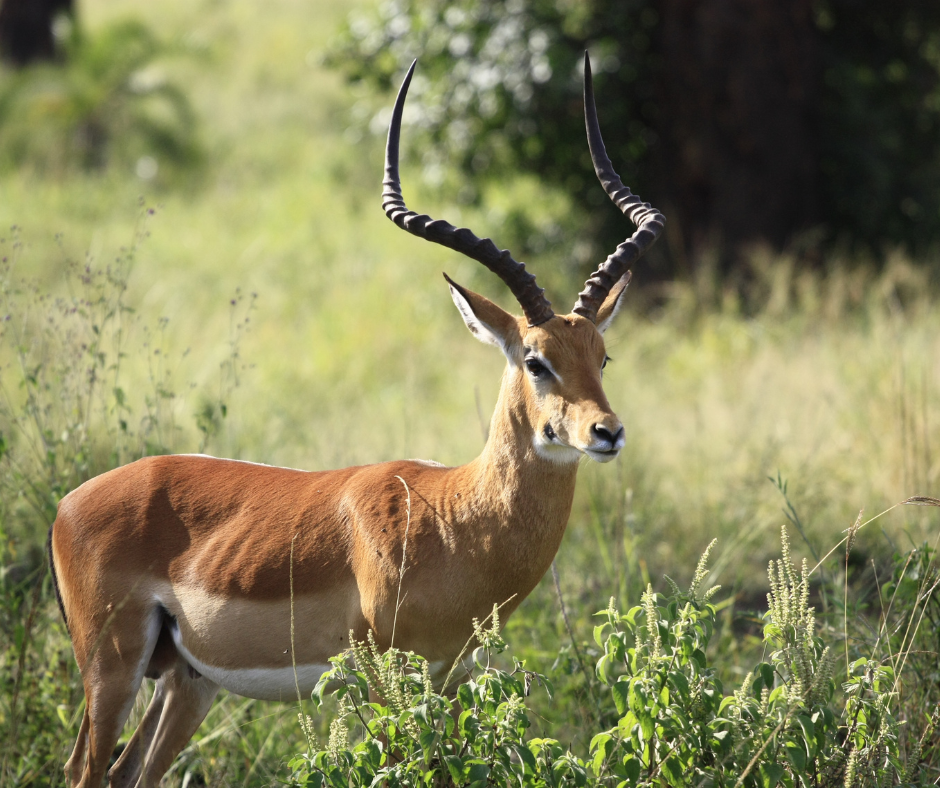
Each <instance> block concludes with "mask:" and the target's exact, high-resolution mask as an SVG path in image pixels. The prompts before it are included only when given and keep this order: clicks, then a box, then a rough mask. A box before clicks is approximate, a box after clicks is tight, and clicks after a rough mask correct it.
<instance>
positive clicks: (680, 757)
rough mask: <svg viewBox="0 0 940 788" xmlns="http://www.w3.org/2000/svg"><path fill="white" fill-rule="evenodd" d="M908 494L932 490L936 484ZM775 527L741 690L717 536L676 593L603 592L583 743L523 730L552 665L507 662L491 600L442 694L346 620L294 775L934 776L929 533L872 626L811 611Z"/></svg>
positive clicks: (742, 779) (573, 780) (327, 782)
mask: <svg viewBox="0 0 940 788" xmlns="http://www.w3.org/2000/svg"><path fill="white" fill-rule="evenodd" d="M905 503H917V504H924V505H932V506H940V501H938V500H935V499H926V498H917V499H909V500H908V501H905ZM860 527H861V522H860V521H857V522H856V523H855V525H853V526H852V528H850V529H849V531H848V533H847V536H846V538H845V539H844V540H843V543H844V547H845V555H846V556H848V555H849V554H850V552H851V548H852V543H853V541H854V540H855V538H856V535H857V532H858V530H859V528H860ZM713 544H714V543H713ZM781 544H782V555H781V558H780V559H778V560H776V561H772V562H771V564H770V567H769V570H768V581H769V584H770V588H771V591H770V593H769V594H768V598H767V602H768V610H767V612H766V614H765V615H764V627H763V630H764V644H765V648H766V653H767V657H766V659H765V660H762V661H760V662H759V663H758V664H756V665H755V666H754V667H753V669H752V670H751V671H750V672H748V674H747V675H746V677H745V678H744V680H743V681H742V682H741V683H740V684H739V685H738V686H737V687H735V688H734V689H732V690H731V691H728V690H727V689H726V688H725V686H724V685H723V683H722V681H721V680H720V679H719V678H718V673H717V671H716V668H715V665H714V664H712V663H710V662H709V659H708V657H707V653H708V646H709V641H710V640H711V639H712V637H713V636H714V634H715V629H716V625H717V617H718V612H717V609H716V606H715V605H714V604H713V603H712V601H711V600H712V598H713V597H714V595H715V593H716V592H717V591H718V587H712V588H710V589H708V590H705V589H704V588H703V587H702V584H703V582H704V581H705V579H706V578H707V576H708V568H707V560H708V553H709V552H710V550H711V546H710V547H709V550H708V551H706V553H705V555H703V556H702V559H701V560H700V562H699V564H698V566H697V568H696V571H695V573H694V575H693V579H692V582H691V584H690V586H689V588H688V589H687V590H681V589H680V588H679V587H678V586H677V585H676V584H675V583H674V582H672V581H671V580H669V579H668V578H666V583H667V585H668V587H669V592H668V593H666V594H662V593H657V592H655V591H654V590H653V588H652V586H648V587H647V590H646V592H645V593H644V594H643V595H642V599H641V600H640V604H639V605H635V606H633V607H631V608H630V609H629V610H627V611H626V612H625V613H624V612H621V611H620V610H618V609H617V607H616V605H615V602H614V600H613V599H611V601H610V604H609V605H608V607H607V609H606V610H603V611H601V612H600V613H598V614H597V616H598V617H599V618H600V620H601V621H600V623H599V624H598V625H597V626H596V627H595V628H594V640H595V642H596V645H597V646H598V647H599V648H600V650H601V655H600V658H599V659H598V660H597V664H596V667H595V671H594V676H595V680H596V682H597V685H598V687H599V688H600V689H601V690H602V693H601V697H602V701H601V705H600V708H599V718H600V719H599V720H598V721H599V722H602V723H603V724H602V725H601V726H600V728H599V729H598V730H596V732H595V733H594V735H593V736H592V738H591V741H590V746H589V748H588V752H586V753H576V752H573V751H572V748H571V746H570V745H569V744H565V743H562V742H560V741H558V740H556V739H552V738H543V737H531V736H530V735H528V730H529V728H530V726H531V720H530V710H529V708H528V706H527V701H526V698H527V696H528V695H529V693H530V691H531V690H533V689H534V688H538V689H539V690H540V691H544V692H547V693H548V694H549V695H551V693H552V682H551V681H550V680H549V678H548V677H546V676H544V675H540V674H538V673H534V672H532V671H529V670H527V669H526V667H525V663H524V662H523V661H520V660H518V659H516V658H512V659H511V660H510V662H511V667H508V666H504V667H498V666H497V662H496V661H495V659H494V658H495V656H496V655H497V654H499V653H501V652H503V651H505V650H506V644H505V642H504V641H503V639H502V637H501V636H500V631H499V629H500V628H499V619H498V608H494V611H493V614H492V617H491V619H490V626H489V628H487V629H484V627H483V626H482V625H480V624H477V625H476V632H477V638H478V640H479V643H480V646H479V647H478V648H477V650H476V651H475V652H474V654H473V662H474V663H475V666H476V668H477V673H476V675H472V676H469V677H468V678H467V679H466V680H464V681H463V682H462V683H460V684H459V686H457V687H456V689H455V690H452V691H449V692H446V693H444V694H442V693H441V692H440V691H439V689H438V688H435V686H433V685H432V682H431V677H430V673H429V667H428V663H427V662H426V661H425V660H424V659H423V658H421V657H420V656H418V655H416V654H413V653H403V652H400V651H398V650H395V649H392V650H390V651H388V652H386V653H384V654H382V653H380V652H379V651H378V649H377V648H376V645H375V642H374V641H373V640H372V639H371V637H370V639H369V641H368V643H357V642H354V641H353V639H352V637H351V639H350V642H352V643H353V646H352V648H351V649H350V651H348V652H347V653H345V654H342V655H340V656H338V657H336V658H334V659H333V660H332V663H333V667H332V669H331V670H330V671H329V672H327V673H326V674H325V675H324V676H323V677H322V679H321V680H320V683H319V685H318V687H317V689H316V691H315V692H314V700H315V701H316V702H317V703H322V701H323V698H324V697H325V696H327V695H333V696H335V697H337V698H338V699H339V708H338V712H337V715H336V717H335V718H334V719H333V721H332V723H331V726H330V734H329V740H328V742H327V743H326V746H325V747H320V746H318V743H317V742H316V740H315V738H314V737H313V735H312V733H311V730H310V724H309V720H308V718H307V717H305V716H304V714H303V712H301V714H300V720H301V727H302V730H303V732H304V734H305V737H306V741H307V750H306V752H305V753H303V754H301V755H299V756H298V757H296V758H294V759H293V760H292V761H291V763H290V768H291V770H292V778H291V784H292V785H294V786H317V788H319V787H320V786H343V788H346V787H347V786H349V787H350V788H351V787H352V786H376V785H388V786H419V785H421V786H430V785H434V786H437V785H440V786H444V785H455V786H468V787H474V786H481V788H482V786H486V785H521V786H586V785H591V786H595V785H596V786H602V785H603V786H608V785H609V786H618V788H619V787H620V786H654V785H655V786H665V785H668V786H734V788H739V787H740V786H749V787H750V786H753V788H769V787H770V786H777V785H781V786H787V788H791V787H795V786H814V787H815V786H845V788H852V786H885V785H928V784H934V783H935V782H936V780H937V779H940V697H938V693H937V682H936V678H937V666H938V652H937V650H936V638H937V635H936V630H935V629H932V628H931V626H930V624H931V623H932V622H933V621H934V620H935V619H936V617H937V615H938V612H940V602H938V595H937V586H938V585H940V574H938V571H937V563H936V552H935V548H934V547H929V546H924V547H922V548H919V549H917V550H914V551H911V552H910V553H908V554H907V555H903V556H896V557H895V560H894V563H893V568H892V574H891V579H890V580H889V581H888V582H887V583H886V584H885V585H884V587H883V589H882V590H881V591H882V593H881V594H880V599H881V601H882V603H883V605H884V606H883V608H882V615H881V616H880V621H878V623H877V624H876V625H875V626H873V627H872V628H871V629H866V626H867V624H868V623H869V622H866V621H865V620H864V619H859V620H857V621H855V620H853V626H852V628H851V629H850V628H849V625H848V616H847V615H846V616H839V615H835V616H833V617H831V618H830V619H829V620H823V621H821V622H817V616H816V611H815V609H814V606H812V605H810V603H809V598H810V590H811V576H812V574H813V571H815V569H818V568H819V565H817V567H815V568H814V570H810V568H809V565H808V564H807V562H806V561H805V560H804V561H803V563H802V567H801V568H800V569H797V568H796V567H795V566H794V565H793V561H792V558H791V554H790V544H789V538H788V535H787V531H786V528H783V529H782V532H781ZM830 554H831V553H830ZM829 590H830V591H832V590H834V589H829ZM840 619H841V620H840ZM837 624H841V625H842V626H841V632H840V631H839V628H838V627H837V626H836V625H837ZM859 628H860V631H855V630H856V629H859ZM840 641H841V642H840ZM843 655H844V657H843ZM505 662H506V660H505V658H503V659H502V660H501V662H500V664H504V663H505ZM915 663H917V666H916V667H915ZM456 664H458V663H455V666H456ZM925 671H926V673H927V674H929V675H925ZM925 679H926V681H925ZM931 679H932V680H931ZM444 683H445V685H446V683H447V682H446V680H445V682H444ZM351 738H352V740H353V742H352V743H351Z"/></svg>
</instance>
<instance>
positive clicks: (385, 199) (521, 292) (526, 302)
mask: <svg viewBox="0 0 940 788" xmlns="http://www.w3.org/2000/svg"><path fill="white" fill-rule="evenodd" d="M417 63H418V61H417V60H416V61H415V62H414V63H412V64H411V68H410V69H408V74H407V76H406V77H405V80H404V82H402V83H401V88H400V89H399V91H398V99H397V100H396V101H395V109H394V111H393V112H392V123H391V125H390V126H389V129H388V143H387V145H386V146H385V180H384V181H383V184H382V185H383V186H384V187H385V189H384V191H383V192H382V208H383V209H384V210H385V215H386V216H388V218H389V219H391V220H392V221H393V222H395V224H397V225H398V226H399V227H401V228H402V229H403V230H407V231H408V232H409V233H411V234H412V235H417V236H418V237H419V238H424V239H425V240H427V241H433V242H434V243H437V244H441V245H442V246H446V247H448V248H450V249H454V250H455V251H457V252H460V253H461V254H465V255H466V256H467V257H470V258H472V259H474V260H477V261H478V262H481V263H483V265H485V266H486V267H487V268H489V269H490V270H491V271H492V272H493V273H494V274H496V275H497V276H498V277H499V278H500V279H502V280H503V281H504V282H505V283H506V284H507V285H508V286H509V289H510V290H511V291H512V294H513V295H514V296H515V297H516V300H517V301H518V302H519V305H520V306H521V307H522V311H523V313H524V314H525V316H526V320H528V321H529V325H530V326H537V325H539V324H540V323H544V322H545V321H546V320H549V319H550V318H551V317H553V316H554V314H555V313H554V312H552V308H551V304H550V303H549V301H548V299H547V298H545V296H544V295H543V290H542V288H540V287H539V286H538V285H537V284H536V283H535V276H534V275H533V274H531V273H529V272H528V271H526V270H525V265H524V264H523V263H520V262H517V261H516V260H513V258H512V255H510V254H509V251H508V250H505V249H504V250H503V251H500V250H499V249H497V248H496V244H494V243H493V242H492V241H491V240H490V239H489V238H477V237H476V236H475V235H474V234H473V233H472V232H471V231H470V230H468V229H466V228H460V229H458V228H456V227H454V226H453V225H452V224H448V223H447V222H445V221H443V220H441V219H432V218H431V217H430V216H427V215H425V214H419V213H415V212H414V211H410V210H408V208H407V206H406V205H405V199H404V198H403V197H402V194H401V181H400V180H399V177H398V141H399V138H400V136H401V116H402V111H403V110H404V107H405V96H406V95H407V94H408V86H409V85H410V84H411V77H412V75H413V74H414V71H415V66H416V65H417Z"/></svg>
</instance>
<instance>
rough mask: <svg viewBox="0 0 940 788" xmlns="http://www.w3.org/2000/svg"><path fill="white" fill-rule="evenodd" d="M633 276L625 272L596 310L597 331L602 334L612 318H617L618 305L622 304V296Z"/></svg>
mask: <svg viewBox="0 0 940 788" xmlns="http://www.w3.org/2000/svg"><path fill="white" fill-rule="evenodd" d="M632 276H633V274H632V273H631V272H630V271H627V272H626V273H625V274H624V275H623V276H621V277H620V280H619V281H618V282H617V284H615V285H614V286H613V287H612V288H610V292H609V293H608V294H607V298H605V299H604V303H603V304H601V308H600V309H598V310H597V321H596V325H597V330H598V331H599V332H600V333H601V334H603V333H604V332H605V331H606V330H607V327H608V326H609V325H610V324H611V323H612V322H613V320H614V318H615V317H616V316H617V313H618V312H619V311H620V305H621V304H622V303H623V294H624V293H626V292H627V285H628V284H630V279H631V277H632Z"/></svg>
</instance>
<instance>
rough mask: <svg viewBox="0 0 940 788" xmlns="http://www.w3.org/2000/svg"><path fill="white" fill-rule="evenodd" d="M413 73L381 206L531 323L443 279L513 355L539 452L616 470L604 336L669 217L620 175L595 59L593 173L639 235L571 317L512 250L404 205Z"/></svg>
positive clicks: (590, 116) (620, 437)
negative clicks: (505, 292)
mask: <svg viewBox="0 0 940 788" xmlns="http://www.w3.org/2000/svg"><path fill="white" fill-rule="evenodd" d="M415 65H416V63H412V65H411V68H410V69H409V71H408V74H407V76H406V77H405V79H404V81H403V83H402V86H401V89H400V90H399V93H398V99H397V101H396V102H395V109H394V111H393V113H392V122H391V127H390V128H389V133H388V144H387V147H386V154H385V181H384V186H385V190H384V191H383V193H382V207H383V208H384V209H385V213H386V215H387V216H388V218H389V219H391V220H392V221H393V222H395V224H397V225H398V226H399V227H401V228H402V229H404V230H407V231H408V232H410V233H412V234H413V235H417V236H419V237H421V238H424V239H425V240H428V241H433V242H435V243H439V244H442V245H444V246H447V247H449V248H451V249H455V250H456V251H458V252H461V253H463V254H465V255H467V256H468V257H471V258H473V259H474V260H477V261H478V262H481V263H483V265H485V266H486V267H487V268H489V269H490V270H491V271H493V273H495V274H496V275H497V276H499V277H500V278H501V279H502V280H503V281H504V282H505V283H506V284H507V285H508V287H509V289H510V290H511V291H512V293H513V295H514V296H515V297H516V300H517V301H518V302H519V305H520V306H521V307H522V312H523V315H524V316H523V317H516V316H514V315H511V314H509V313H508V312H506V311H504V310H503V309H501V308H500V307H498V306H497V305H496V304H494V303H493V302H492V301H490V300H488V299H486V298H484V297H483V296H481V295H478V294H476V293H473V292H471V291H470V290H467V289H466V288H464V287H461V286H460V285H458V284H456V283H455V282H453V281H452V280H451V279H450V278H447V277H446V275H445V278H447V282H448V284H449V285H450V291H451V296H452V297H453V299H454V303H455V304H456V305H457V309H458V310H459V311H460V314H461V316H462V317H463V319H464V322H465V323H466V324H467V327H468V328H469V329H470V331H471V333H473V334H474V336H476V337H477V338H478V339H479V340H480V341H482V342H486V343H488V344H492V345H496V346H497V347H499V348H500V349H501V350H502V351H503V354H504V355H505V356H506V359H507V361H508V362H509V370H508V373H507V374H508V385H509V387H510V390H511V394H512V396H513V398H514V402H515V404H516V406H517V407H518V408H521V409H522V410H523V411H524V413H525V420H526V422H527V425H528V428H529V430H530V434H531V440H532V442H533V445H534V447H535V450H536V452H537V453H538V454H539V455H540V456H542V457H544V458H546V459H551V460H554V461H557V462H572V461H577V460H578V459H579V458H580V456H581V455H582V454H586V455H587V456H589V457H590V458H591V459H593V460H596V461H598V462H609V461H610V460H612V459H614V458H615V457H616V456H617V455H618V454H619V453H620V450H621V449H622V448H623V445H624V430H623V425H622V424H621V422H620V419H618V418H617V415H616V414H615V413H614V412H613V411H612V410H611V407H610V404H609V403H608V402H607V397H606V396H605V394H604V389H603V386H602V384H601V377H602V371H603V368H604V366H605V365H606V363H607V361H608V358H607V353H606V350H605V347H604V339H603V333H604V331H605V330H606V329H607V327H608V326H609V325H610V323H611V321H612V320H613V318H614V316H615V315H616V313H617V311H618V309H619V307H620V303H621V300H622V297H623V294H624V292H625V291H626V288H627V285H628V284H629V282H630V270H629V269H630V266H631V265H632V264H633V263H634V262H635V261H636V260H637V259H638V258H639V257H640V256H641V255H642V254H643V253H644V252H645V251H646V250H647V249H648V248H649V247H650V246H651V245H652V244H653V243H654V242H655V241H656V239H657V238H658V237H659V234H660V232H661V231H662V228H663V223H664V221H665V219H664V217H663V216H662V214H660V213H659V212H658V211H657V210H656V209H654V208H652V207H650V205H649V204H647V203H643V202H641V201H640V199H639V198H638V197H636V196H635V195H634V194H632V193H631V192H630V190H629V189H628V188H627V187H626V186H624V185H623V183H622V182H621V180H620V177H619V176H618V175H617V173H616V172H615V171H614V169H613V165H612V164H611V162H610V159H609V158H608V156H607V153H606V150H605V149H604V143H603V140H602V139H601V133H600V127H599V125H598V121H597V111H596V109H595V105H594V90H593V85H592V81H591V64H590V60H589V59H588V56H587V53H585V56H584V114H585V124H586V127H587V136H588V146H589V148H590V150H591V158H592V160H593V162H594V170H595V172H596V173H597V177H598V179H599V180H600V182H601V184H602V185H603V186H604V189H605V191H606V192H607V194H608V196H609V197H610V198H611V200H613V201H614V203H615V204H616V205H617V206H618V207H619V208H620V209H621V211H622V212H623V213H624V215H626V216H627V217H629V218H630V220H631V221H632V222H633V223H634V224H635V225H636V227H637V230H636V232H635V233H634V234H633V235H632V236H631V237H630V238H628V239H627V240H626V241H624V242H623V243H622V244H620V246H618V247H617V249H616V250H615V251H614V253H613V254H611V255H610V256H609V257H608V258H607V259H606V260H605V261H604V262H603V263H602V264H601V265H600V267H599V268H598V269H597V270H596V271H595V272H594V273H593V274H591V276H590V277H589V278H588V280H587V282H586V283H585V286H584V289H583V290H582V291H581V293H580V294H579V295H578V300H577V302H576V303H575V305H574V308H573V309H572V312H571V314H569V315H556V314H555V313H554V312H553V311H552V308H551V304H550V303H549V301H548V299H546V298H545V296H544V294H543V290H542V288H540V287H538V285H537V284H536V282H535V276H534V275H533V274H531V273H529V272H528V271H526V270H525V265H524V264H523V263H520V262H517V261H516V260H514V259H513V258H512V256H511V255H510V253H509V251H507V250H502V251H500V250H499V249H498V248H497V247H496V245H495V244H494V243H493V242H492V241H491V240H490V239H489V238H478V237H477V236H476V235H474V234H473V232H471V231H470V230H468V229H466V228H461V229H458V228H456V227H454V226H453V225H451V224H448V223H447V222H445V221H442V220H436V219H432V218H431V217H430V216H427V215H425V214H418V213H415V212H414V211H411V210H408V208H407V207H406V205H405V202H404V198H403V197H402V193H401V182H400V179H399V175H398V149H399V137H400V134H401V118H402V112H403V110H404V105H405V97H406V95H407V93H408V86H409V85H410V84H411V78H412V75H413V74H414V70H415Z"/></svg>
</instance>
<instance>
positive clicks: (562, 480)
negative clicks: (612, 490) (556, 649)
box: [471, 365, 578, 563]
mask: <svg viewBox="0 0 940 788" xmlns="http://www.w3.org/2000/svg"><path fill="white" fill-rule="evenodd" d="M523 374H524V373H523V372H522V370H521V369H519V368H518V367H514V366H512V365H510V366H508V367H507V369H506V371H505V373H504V374H503V381H502V385H501V387H500V392H499V399H498V401H497V403H496V410H495V412H494V413H493V418H492V421H491V422H490V434H489V438H488V440H487V442H486V446H485V447H484V449H483V452H482V453H481V454H480V456H479V457H478V458H477V459H476V460H475V461H474V462H473V463H471V467H472V468H473V472H474V473H475V474H476V475H477V481H478V487H477V489H478V490H480V492H481V495H483V496H485V497H486V498H487V499H488V500H487V505H488V506H489V507H492V509H494V510H497V511H499V512H500V515H501V517H502V518H503V519H504V521H505V522H506V524H507V526H509V527H510V528H511V529H512V530H513V532H514V533H515V534H517V535H519V536H522V535H523V533H525V534H527V535H529V536H531V535H533V534H538V538H539V539H540V540H543V542H544V544H545V548H546V549H548V550H550V551H551V557H552V558H554V555H555V551H556V550H557V548H558V545H559V544H560V542H561V537H562V536H563V535H564V531H565V526H566V524H567V522H568V516H569V515H570V513H571V503H572V500H573V498H574V488H575V479H576V477H577V473H578V463H577V462H567V463H558V462H552V461H551V460H547V459H545V458H543V457H541V456H540V455H539V454H538V453H537V452H536V450H535V445H534V442H533V439H534V427H533V423H532V421H533V420H532V418H531V415H530V413H529V403H528V400H527V395H526V391H525V386H524V382H523V378H522V376H523ZM549 563H551V559H549Z"/></svg>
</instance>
